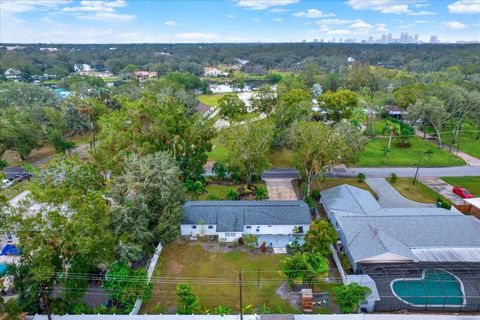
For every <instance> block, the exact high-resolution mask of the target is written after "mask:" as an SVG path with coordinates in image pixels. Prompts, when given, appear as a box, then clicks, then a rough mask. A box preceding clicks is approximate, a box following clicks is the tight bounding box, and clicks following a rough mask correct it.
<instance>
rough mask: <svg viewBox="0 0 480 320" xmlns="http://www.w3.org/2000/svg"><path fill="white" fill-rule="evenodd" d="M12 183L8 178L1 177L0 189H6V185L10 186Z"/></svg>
mask: <svg viewBox="0 0 480 320" xmlns="http://www.w3.org/2000/svg"><path fill="white" fill-rule="evenodd" d="M11 185H12V181H10V180H8V179H3V180H2V185H1V188H0V189H7V188H8V187H10V186H11Z"/></svg>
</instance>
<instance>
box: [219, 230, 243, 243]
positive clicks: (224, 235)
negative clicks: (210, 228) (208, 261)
mask: <svg viewBox="0 0 480 320" xmlns="http://www.w3.org/2000/svg"><path fill="white" fill-rule="evenodd" d="M241 236H242V232H219V233H218V241H220V242H233V241H236V240H238V238H240V237H241Z"/></svg>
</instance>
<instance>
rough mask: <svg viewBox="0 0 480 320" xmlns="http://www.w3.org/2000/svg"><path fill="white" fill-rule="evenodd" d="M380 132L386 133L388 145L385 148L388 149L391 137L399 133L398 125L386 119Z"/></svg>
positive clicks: (390, 144)
mask: <svg viewBox="0 0 480 320" xmlns="http://www.w3.org/2000/svg"><path fill="white" fill-rule="evenodd" d="M382 134H388V146H387V149H388V150H389V151H390V148H391V146H392V139H393V138H394V137H395V136H399V135H400V125H399V124H398V123H395V122H393V121H390V120H387V122H386V123H385V127H383V129H382Z"/></svg>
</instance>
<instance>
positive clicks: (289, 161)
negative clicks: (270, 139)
mask: <svg viewBox="0 0 480 320" xmlns="http://www.w3.org/2000/svg"><path fill="white" fill-rule="evenodd" d="M268 161H270V167H271V168H291V167H293V151H291V150H288V149H283V150H281V151H279V150H272V152H270V155H269V156H268Z"/></svg>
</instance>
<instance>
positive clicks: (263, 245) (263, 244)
mask: <svg viewBox="0 0 480 320" xmlns="http://www.w3.org/2000/svg"><path fill="white" fill-rule="evenodd" d="M267 250H268V247H267V243H266V242H265V241H264V242H262V245H261V246H260V251H261V252H262V253H267Z"/></svg>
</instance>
